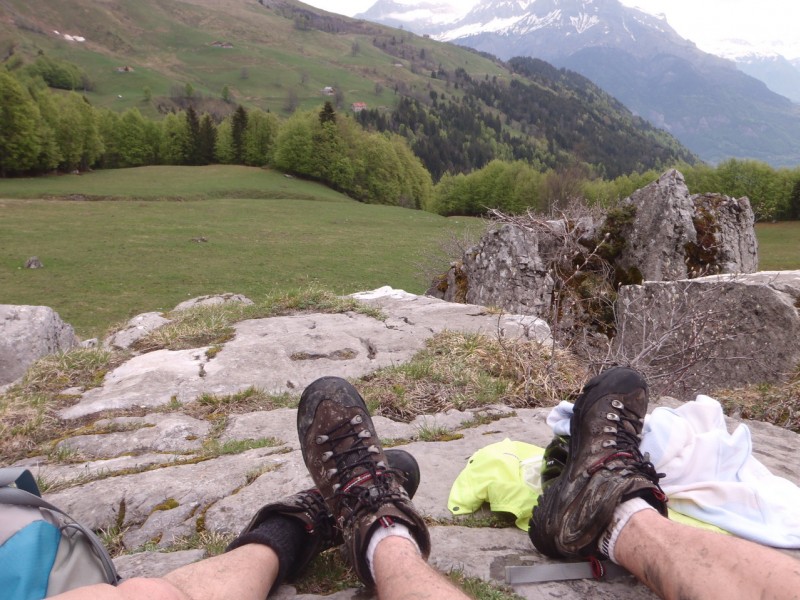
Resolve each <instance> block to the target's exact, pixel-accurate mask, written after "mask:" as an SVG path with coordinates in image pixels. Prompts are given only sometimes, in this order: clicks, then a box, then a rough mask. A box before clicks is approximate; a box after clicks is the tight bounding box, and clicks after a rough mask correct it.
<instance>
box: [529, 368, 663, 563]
mask: <svg viewBox="0 0 800 600" xmlns="http://www.w3.org/2000/svg"><path fill="white" fill-rule="evenodd" d="M647 401H648V397H647V384H646V383H645V381H644V379H643V378H642V376H641V375H640V374H639V373H638V372H636V371H634V370H633V369H628V368H625V367H617V368H614V369H609V370H607V371H604V372H603V373H601V374H600V375H598V376H597V377H594V378H593V379H592V380H590V381H589V382H588V383H587V384H586V385H585V386H584V388H583V391H582V392H581V395H580V396H579V397H578V399H577V401H576V402H575V408H574V414H573V416H572V420H571V423H570V438H569V456H568V457H567V461H566V467H565V469H564V471H563V472H562V473H561V475H560V476H559V477H558V478H557V479H555V480H554V481H552V483H551V484H550V485H549V486H548V487H547V488H546V490H545V491H544V493H543V494H542V495H541V496H540V497H539V504H538V506H535V507H534V509H533V516H532V518H531V521H530V529H529V531H528V535H529V536H530V538H531V541H532V542H533V545H534V546H535V547H536V549H537V550H539V551H540V552H542V553H543V554H546V555H547V556H551V557H554V558H558V557H566V558H577V557H592V556H595V557H596V556H600V552H599V551H598V550H597V541H598V539H599V538H600V536H601V535H602V533H603V531H604V530H605V529H606V528H607V527H608V525H609V524H610V522H611V518H612V516H613V514H614V509H615V508H616V507H617V506H618V505H619V504H620V503H622V502H624V501H625V500H629V499H631V498H634V497H641V498H644V499H645V500H646V501H647V502H649V503H650V504H651V505H653V506H654V507H655V508H656V509H657V510H658V511H659V512H661V514H663V515H664V516H666V515H667V508H666V496H665V495H664V493H663V491H662V490H661V488H660V487H659V485H658V480H659V478H660V477H661V475H659V474H658V473H656V471H655V468H654V467H653V464H652V463H651V462H649V458H648V457H645V456H642V453H641V452H640V450H639V442H640V437H639V436H640V435H641V432H642V425H643V423H644V416H645V413H646V412H647Z"/></svg>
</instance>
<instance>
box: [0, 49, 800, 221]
mask: <svg viewBox="0 0 800 600" xmlns="http://www.w3.org/2000/svg"><path fill="white" fill-rule="evenodd" d="M528 66H529V67H530V66H531V65H528ZM533 66H539V67H541V65H536V64H533ZM550 68H552V67H550ZM551 75H552V74H551ZM565 76H567V77H569V76H571V75H569V74H566V75H565ZM453 85H454V86H455V85H459V86H460V87H461V88H464V87H469V88H470V89H474V90H476V92H477V94H480V95H482V96H481V97H482V100H481V103H486V104H487V105H488V104H493V105H499V104H507V106H505V110H506V111H507V114H510V115H514V114H516V113H515V112H514V111H515V110H520V111H522V110H523V108H521V107H523V106H527V105H526V104H525V102H524V101H523V99H524V94H523V93H522V92H520V90H521V89H522V88H521V87H520V86H519V85H509V86H507V88H506V91H507V93H505V94H500V93H497V92H493V91H492V90H493V89H495V88H494V87H493V86H492V85H489V83H488V81H487V80H485V81H475V80H473V79H472V78H471V77H469V75H467V74H466V73H459V74H458V76H457V78H456V79H455V80H454V83H453ZM520 85H521V84H520ZM500 87H503V86H500ZM515 88H519V89H517V90H516V91H514V92H512V90H514V89H515ZM587 93H588V92H587ZM476 97H477V96H476V95H473V94H467V95H465V96H464V97H463V99H462V100H461V101H456V100H454V99H453V98H449V99H446V100H445V99H441V98H439V97H434V96H431V103H430V105H424V104H423V103H421V102H420V101H418V100H416V99H412V98H403V99H401V100H400V101H399V102H398V105H397V108H396V109H395V110H394V111H393V112H391V113H379V112H376V111H364V112H363V113H361V114H360V115H358V116H357V117H355V118H354V117H351V116H349V115H347V114H345V113H342V112H341V111H337V110H336V108H335V107H334V106H333V104H332V103H331V102H326V103H325V104H323V105H322V106H320V109H319V110H311V111H298V112H296V113H295V114H293V115H292V116H291V117H289V118H287V119H280V118H279V117H277V116H276V115H275V114H274V113H271V112H266V111H262V110H259V109H252V108H251V109H249V110H248V109H245V108H244V107H243V106H236V107H234V106H231V107H230V108H231V110H230V112H229V113H228V115H227V116H225V117H224V118H222V119H221V120H220V119H219V118H218V117H215V116H214V115H211V114H209V113H202V114H199V113H198V111H197V110H195V108H194V106H193V105H192V103H189V104H188V107H187V109H186V110H181V111H178V112H170V113H168V114H167V115H165V116H164V118H163V119H160V120H153V119H148V118H145V117H144V116H142V114H141V113H140V111H139V110H138V109H135V108H134V109H129V110H127V111H125V112H123V113H121V114H120V113H116V112H114V111H111V110H109V109H98V108H96V107H94V106H92V105H91V104H90V103H89V102H88V101H87V100H86V98H85V97H83V96H82V95H80V94H79V93H77V92H74V91H73V92H67V93H62V92H55V91H53V90H52V89H51V87H50V86H48V85H47V82H46V81H45V80H44V78H43V77H42V76H41V74H37V75H36V76H31V75H30V74H29V73H28V74H25V75H24V76H18V74H16V73H11V72H8V71H7V70H5V71H4V70H0V115H1V116H2V119H1V120H0V176H2V177H8V176H24V175H36V174H45V173H50V172H53V171H61V172H73V171H85V170H88V169H97V168H101V169H102V168H124V167H136V166H144V165H155V164H170V165H205V164H213V163H223V164H244V165H251V166H260V167H263V166H269V167H273V168H276V169H279V170H281V171H283V172H285V173H289V174H293V175H296V176H299V177H303V178H307V179H311V180H315V181H319V182H322V183H324V184H326V185H328V186H330V187H331V188H333V189H335V190H337V191H340V192H342V193H345V194H347V195H349V196H350V197H352V198H354V199H356V200H359V201H362V202H369V203H379V204H391V205H397V206H403V207H407V208H416V209H425V210H429V211H432V212H436V213H439V214H442V215H475V216H479V215H483V214H486V212H487V210H489V209H492V208H496V209H500V210H503V211H506V212H511V213H518V212H524V211H526V210H534V211H538V212H544V213H551V212H553V211H554V210H557V209H558V208H559V207H562V206H564V205H565V204H567V203H569V202H570V201H572V200H575V199H583V200H585V201H587V202H589V203H598V204H604V205H611V204H613V203H615V202H617V201H618V200H620V199H621V198H624V197H626V196H628V195H630V193H632V192H633V191H635V190H636V189H638V188H639V187H642V186H643V185H646V184H647V183H649V182H650V181H653V180H654V179H656V178H657V177H658V176H659V175H660V173H661V171H662V170H663V169H665V168H668V167H670V166H678V167H679V168H680V169H681V171H682V172H683V173H684V175H685V177H686V180H687V183H688V185H689V188H690V190H691V191H692V192H693V193H699V192H719V193H724V194H727V195H730V196H734V197H741V196H748V197H749V198H750V200H751V202H752V204H753V207H754V210H755V212H756V215H757V217H758V218H759V219H762V220H765V219H775V218H786V219H798V218H800V168H798V169H779V170H775V169H773V168H772V167H769V166H768V165H766V164H763V163H759V162H757V161H739V160H730V161H726V162H724V163H722V164H720V165H719V166H717V167H711V166H708V165H704V164H702V163H701V164H697V163H695V164H692V163H690V162H686V161H682V160H680V159H679V158H676V157H673V156H670V155H669V154H668V153H667V154H665V155H664V156H663V157H661V158H659V160H657V161H655V164H656V166H655V167H651V168H645V167H644V165H643V164H642V163H641V162H640V161H637V162H636V163H635V164H633V165H632V166H631V170H630V171H625V172H620V173H617V174H614V175H613V176H611V174H610V173H609V169H608V168H607V167H605V165H604V163H602V162H601V163H600V164H595V163H594V162H591V161H588V160H587V161H577V160H576V159H575V158H574V156H572V155H571V154H569V153H566V152H559V151H558V150H556V149H555V145H554V144H555V143H556V142H551V143H549V144H548V145H547V146H546V147H543V144H541V142H538V141H537V140H538V139H539V138H538V137H533V136H531V137H527V138H526V137H521V136H514V135H512V134H510V133H509V132H508V131H507V129H506V128H505V127H504V123H503V119H502V118H501V117H500V116H499V115H498V114H493V113H491V112H488V111H481V110H480V108H479V105H478V104H475V102H476V101H475V100H472V99H473V98H476ZM515 98H516V101H515ZM602 101H603V102H606V101H607V99H602ZM598 102H600V100H598ZM528 104H531V103H528ZM556 104H557V103H556ZM539 106H540V107H542V108H544V109H547V107H548V105H546V104H540V105H539ZM554 106H555V105H554ZM515 107H516V108H515ZM525 110H531V111H532V110H534V109H533V108H526V109H525ZM548 110H549V111H550V112H548V116H547V118H544V117H537V119H538V118H542V119H544V120H543V122H547V123H549V122H550V121H552V120H554V119H555V120H558V119H562V120H564V126H563V129H562V128H560V127H555V126H551V125H547V126H544V125H541V126H542V127H553V132H551V133H552V135H553V136H555V137H553V138H552V139H556V138H557V137H558V134H559V131H562V133H561V134H560V135H562V136H567V137H568V136H571V135H573V133H569V134H568V133H563V132H567V131H569V132H572V131H573V130H574V129H575V128H580V127H583V126H586V127H590V126H591V123H590V122H591V119H590V118H588V117H587V118H586V119H584V121H583V122H582V123H578V122H572V121H570V122H569V123H567V122H566V120H567V119H568V118H569V117H567V116H566V115H567V114H569V113H564V114H562V115H560V116H559V114H558V113H556V112H555V111H556V108H554V107H553V106H551V107H550V108H549V109H548ZM504 114H505V113H504ZM548 135H549V134H548ZM547 139H550V138H549V137H547ZM642 143H643V144H644V141H643V142H642ZM620 145H622V146H625V145H624V144H621V143H620ZM615 147H616V146H615V145H614V144H611V145H610V146H609V148H615ZM633 147H634V148H637V146H635V145H634V146H633ZM638 149H639V151H640V152H643V151H644V146H640V147H638ZM609 151H610V150H609ZM587 152H588V150H587ZM593 152H598V153H600V154H599V155H602V152H603V150H602V147H600V146H598V147H597V150H595V151H593ZM599 155H598V156H599ZM617 156H621V154H620V153H619V152H617ZM677 156H681V154H680V152H679V151H678V155H677ZM635 158H636V157H635V156H629V157H628V158H626V160H630V161H633V160H634V159H635ZM688 158H691V156H689V157H688ZM598 160H599V159H598ZM431 170H433V173H431Z"/></svg>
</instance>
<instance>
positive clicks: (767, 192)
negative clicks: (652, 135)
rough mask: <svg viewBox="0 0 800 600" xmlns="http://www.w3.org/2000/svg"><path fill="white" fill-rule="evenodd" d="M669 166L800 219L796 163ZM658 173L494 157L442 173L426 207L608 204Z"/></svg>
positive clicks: (763, 210)
mask: <svg viewBox="0 0 800 600" xmlns="http://www.w3.org/2000/svg"><path fill="white" fill-rule="evenodd" d="M673 166H674V167H675V168H677V169H678V170H679V171H680V172H681V173H683V175H684V178H685V179H686V185H687V187H688V188H689V191H690V192H691V193H692V194H702V193H719V194H724V195H726V196H731V197H734V198H741V197H742V196H747V197H748V198H749V200H750V203H751V206H752V207H753V211H754V213H755V215H756V219H757V220H760V221H767V220H797V219H800V167H795V168H793V169H788V168H781V169H774V168H773V167H771V166H769V165H767V164H765V163H762V162H759V161H755V160H741V159H729V160H726V161H724V162H722V163H720V164H719V165H717V166H710V165H706V164H695V165H690V164H687V163H676V164H675V165H673ZM661 174H662V171H660V170H654V169H653V170H648V171H642V172H634V173H631V174H627V175H620V176H619V177H615V178H613V179H604V178H602V177H600V176H599V175H598V174H597V173H596V172H594V171H593V170H592V169H591V168H590V167H589V166H587V165H585V164H573V165H571V166H568V167H565V168H559V169H547V170H541V169H537V168H535V167H534V166H532V165H530V164H528V163H526V162H523V161H501V160H494V161H492V162H490V163H489V164H488V165H486V166H485V167H484V168H482V169H479V170H476V171H473V172H472V173H469V174H458V175H449V174H448V175H445V176H444V177H442V179H441V180H440V181H439V183H438V184H437V185H436V187H435V188H434V195H433V200H432V202H431V204H430V205H429V206H428V209H429V210H431V211H432V212H435V213H438V214H441V215H448V216H450V215H471V216H482V215H484V214H486V212H487V211H488V210H489V209H498V210H500V211H502V212H505V213H508V214H520V213H523V212H525V211H528V210H530V211H532V212H537V213H543V214H552V213H553V212H554V211H557V210H558V209H559V208H563V207H565V206H566V205H568V204H569V203H570V202H572V201H574V200H579V201H583V202H586V203H587V204H589V205H600V206H604V207H610V206H613V205H615V204H616V203H617V202H619V201H620V200H622V199H623V198H626V197H628V196H630V195H631V194H632V193H633V192H635V191H636V190H638V189H640V188H642V187H644V186H646V185H648V184H650V183H652V182H653V181H655V180H656V179H658V177H659V176H660V175H661Z"/></svg>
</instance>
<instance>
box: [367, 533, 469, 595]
mask: <svg viewBox="0 0 800 600" xmlns="http://www.w3.org/2000/svg"><path fill="white" fill-rule="evenodd" d="M374 563H375V564H374V568H375V585H376V586H377V588H378V597H379V598H380V599H381V600H412V599H414V600H418V599H424V598H431V599H432V600H468V599H469V596H466V595H465V594H464V593H463V592H462V591H461V590H459V589H458V588H457V587H455V586H454V585H453V584H452V583H450V581H448V580H447V579H446V578H445V577H444V576H442V575H441V574H440V573H438V572H437V571H435V570H434V569H433V567H431V566H430V565H429V564H428V563H426V562H425V561H424V560H423V559H422V557H421V556H420V555H419V552H418V551H417V549H416V548H415V547H414V545H413V544H412V543H411V542H409V541H408V540H407V539H405V538H401V537H396V536H394V537H388V538H386V539H384V540H382V541H381V542H380V543H379V544H378V546H377V548H376V549H375V558H374Z"/></svg>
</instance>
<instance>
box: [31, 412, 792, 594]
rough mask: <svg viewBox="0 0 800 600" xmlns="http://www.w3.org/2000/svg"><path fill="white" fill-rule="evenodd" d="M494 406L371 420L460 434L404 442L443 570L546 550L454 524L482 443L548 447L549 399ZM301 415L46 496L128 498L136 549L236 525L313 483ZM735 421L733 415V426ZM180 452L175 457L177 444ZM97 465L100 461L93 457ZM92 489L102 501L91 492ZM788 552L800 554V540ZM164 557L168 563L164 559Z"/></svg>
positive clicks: (779, 462)
mask: <svg viewBox="0 0 800 600" xmlns="http://www.w3.org/2000/svg"><path fill="white" fill-rule="evenodd" d="M679 404H680V402H679V401H677V400H675V399H672V398H662V399H659V400H658V401H653V402H651V407H650V409H651V410H652V409H654V408H656V407H658V406H670V407H675V406H678V405H679ZM488 410H490V411H492V410H494V411H496V412H497V413H502V414H504V416H501V418H499V419H498V420H496V421H493V422H490V423H486V424H483V425H480V426H478V427H469V428H459V426H460V425H461V424H462V423H463V421H465V420H469V418H467V417H471V416H472V414H473V413H471V412H464V413H458V412H457V411H452V412H450V413H449V414H442V415H427V416H425V417H421V418H420V419H418V422H417V423H398V422H394V421H390V420H389V419H386V418H384V417H380V416H377V417H375V418H374V421H375V424H376V428H377V430H378V433H379V435H381V437H384V436H385V435H386V434H391V437H396V438H397V439H401V438H405V439H414V436H415V435H417V434H418V433H419V430H420V429H419V427H420V423H423V422H426V421H433V422H439V423H446V424H447V426H449V427H451V428H452V429H454V430H455V431H457V432H458V433H460V434H461V435H462V436H463V437H461V438H460V439H456V440H452V441H447V442H444V441H442V442H424V441H411V442H409V443H405V444H402V445H400V446H398V447H399V448H403V449H405V450H407V451H409V452H411V453H412V454H413V455H414V456H415V457H416V459H417V461H418V462H419V465H420V470H421V474H422V481H421V484H420V487H419V490H418V491H417V494H416V496H415V499H414V502H415V504H416V505H417V506H418V508H419V509H420V510H421V512H422V513H424V514H425V515H427V516H429V517H431V518H433V519H435V520H436V521H437V522H438V523H446V522H448V521H449V522H452V523H453V524H452V525H443V524H440V525H435V526H433V527H431V536H432V540H433V551H432V555H431V563H432V564H433V565H434V566H436V567H437V568H439V569H441V570H443V571H449V570H451V569H459V570H461V571H463V572H464V573H465V574H466V575H468V576H472V577H480V578H483V579H491V580H494V581H497V582H498V583H502V582H504V569H505V567H506V566H510V565H526V564H538V563H542V562H550V560H549V559H547V558H545V557H543V556H541V555H540V554H539V553H538V552H536V550H535V549H534V548H533V546H532V545H531V543H530V540H529V539H528V537H527V535H526V534H525V532H523V531H521V530H519V529H517V528H507V529H490V528H467V527H462V526H458V523H459V522H460V519H461V518H453V517H452V515H451V514H450V512H449V511H448V510H447V507H446V503H447V498H448V496H449V492H450V486H451V485H452V482H453V481H454V480H455V478H456V477H457V476H458V474H459V473H460V472H461V470H462V469H463V468H464V466H465V465H466V464H467V460H468V459H469V457H470V456H471V454H472V453H474V452H475V451H476V450H478V449H480V448H482V447H484V446H486V445H488V444H491V443H494V442H499V441H502V440H503V439H505V438H510V439H514V440H520V441H526V442H529V443H532V444H535V445H538V446H544V445H546V444H547V443H548V442H549V440H550V439H551V437H552V433H551V431H550V428H549V426H548V425H547V424H546V422H545V419H546V416H547V414H548V412H549V409H548V408H537V409H517V410H515V411H510V410H509V409H507V408H506V409H504V410H501V409H500V408H499V407H490V408H489V409H488ZM295 422H296V410H295V409H277V410H274V411H262V412H257V413H250V414H243V415H235V416H232V417H231V419H230V421H229V423H228V427H227V428H226V430H225V431H224V433H223V435H222V437H223V438H224V439H227V440H229V441H230V440H237V439H257V438H259V437H274V438H276V439H277V440H279V441H280V442H283V443H282V445H280V446H278V447H276V448H260V449H256V450H250V451H246V452H243V453H241V454H236V455H233V456H220V457H218V458H215V459H212V460H207V461H203V462H200V463H198V464H187V465H178V466H164V467H162V468H158V469H155V470H153V471H147V472H144V473H138V474H126V475H119V476H109V477H107V478H106V479H102V480H99V481H94V482H91V483H86V484H84V485H79V486H76V487H74V488H70V489H68V490H65V491H63V492H59V493H56V494H48V495H47V496H48V499H50V500H51V501H53V502H55V503H57V504H58V505H59V506H61V507H63V508H64V509H66V510H67V511H68V512H70V513H71V514H73V516H75V517H76V518H78V519H79V520H81V521H83V522H85V523H86V524H88V525H90V526H92V527H108V526H109V525H110V524H113V523H115V522H116V519H117V518H118V515H119V510H120V507H122V506H123V505H124V508H125V518H124V523H123V525H124V526H125V527H126V528H128V532H127V533H126V534H125V536H124V538H123V539H124V543H125V544H126V547H128V548H131V549H133V548H136V547H140V546H142V545H143V544H146V543H153V542H156V543H157V544H160V545H162V546H168V545H169V544H170V543H171V542H172V541H174V540H175V539H176V538H178V537H180V536H188V535H191V534H192V533H193V532H194V531H195V530H196V527H197V518H198V516H199V515H200V514H202V515H204V519H205V527H206V528H207V529H208V530H209V531H214V532H219V533H237V532H238V531H240V530H241V529H242V527H243V526H244V525H245V524H246V523H247V521H248V520H249V518H250V517H251V516H252V514H253V513H254V512H255V511H256V510H257V509H258V508H260V507H261V506H263V505H264V504H265V503H267V502H270V501H271V500H274V499H278V498H280V497H283V496H285V495H289V494H292V493H295V492H296V491H298V490H300V489H305V488H307V487H309V486H311V485H312V482H311V479H310V476H309V475H308V472H307V471H306V468H305V465H304V464H303V459H302V456H301V453H300V450H299V446H298V443H297V440H296V433H295ZM739 422H740V421H738V420H736V419H728V424H729V427H731V428H732V427H734V426H736V425H737V424H738V423H739ZM748 425H750V428H751V432H752V439H753V445H754V448H755V451H756V454H757V457H758V458H759V459H760V460H762V461H763V462H764V463H765V465H766V466H767V467H769V468H770V469H771V470H773V472H776V473H777V474H780V475H783V476H785V477H787V478H788V479H790V480H791V481H793V482H795V483H800V465H798V464H797V461H795V460H792V458H791V457H792V456H794V454H796V450H795V449H796V448H797V447H798V444H800V436H798V435H797V434H794V433H792V432H790V431H788V430H785V429H781V428H778V427H775V426H772V425H769V424H765V423H752V422H748ZM387 437H389V436H387ZM174 457H175V458H176V459H177V458H178V457H179V455H177V454H176V455H174ZM183 458H184V459H185V458H187V457H186V456H184V457H183ZM112 460H119V459H112ZM95 462H97V463H99V462H100V461H95ZM90 464H93V463H87V465H90ZM43 468H47V467H43ZM59 468H66V467H59ZM70 468H73V469H77V468H79V467H78V466H74V467H70ZM92 498H96V499H102V501H98V502H92V501H91V499H92ZM789 554H790V555H792V556H795V557H800V551H792V552H789ZM200 556H201V553H194V554H191V553H190V554H185V553H167V554H163V553H157V552H156V553H139V554H134V555H133V556H132V557H130V558H129V557H120V558H119V559H117V560H118V561H122V564H123V565H124V567H123V568H124V572H125V573H127V574H134V575H146V576H157V575H160V574H163V573H164V572H165V570H169V569H170V568H174V567H176V566H180V565H181V564H188V563H189V562H192V561H194V560H196V559H198V558H199V557H200ZM165 560H168V561H169V562H168V563H165V562H164V561H165ZM165 565H168V566H169V568H167V567H166V566H165ZM515 591H516V592H517V593H518V594H519V595H520V596H522V597H523V598H530V599H536V600H539V599H542V600H544V599H550V598H553V597H557V598H565V599H567V600H571V599H577V598H586V597H597V598H608V599H611V598H621V599H623V600H638V599H650V598H654V597H655V596H654V595H653V594H652V593H651V592H650V591H649V590H647V589H646V588H645V587H644V586H643V585H641V584H639V583H637V582H636V581H635V580H634V579H633V578H632V577H621V578H617V579H612V580H608V581H602V582H597V581H592V580H579V581H570V582H551V583H545V584H538V585H524V586H517V587H516V589H515ZM276 597H277V598H295V597H297V598H320V596H313V595H298V594H297V593H296V590H295V589H294V588H293V587H291V586H283V587H282V588H281V589H280V590H279V591H278V594H277V596H276ZM331 597H335V598H341V599H352V600H355V599H356V598H362V599H363V598H368V597H370V596H369V594H366V593H365V591H364V590H362V589H353V590H345V591H342V592H339V593H337V594H335V595H334V596H326V598H331Z"/></svg>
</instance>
